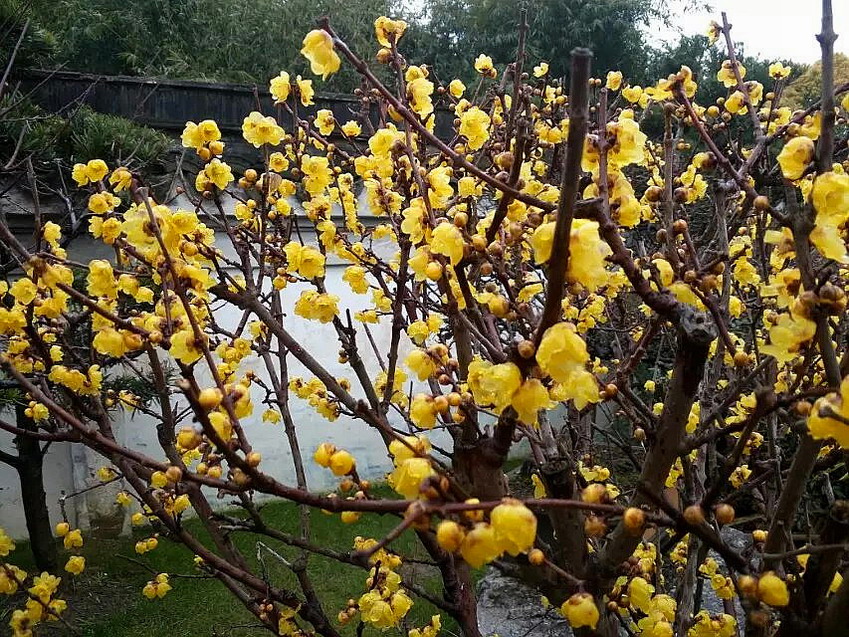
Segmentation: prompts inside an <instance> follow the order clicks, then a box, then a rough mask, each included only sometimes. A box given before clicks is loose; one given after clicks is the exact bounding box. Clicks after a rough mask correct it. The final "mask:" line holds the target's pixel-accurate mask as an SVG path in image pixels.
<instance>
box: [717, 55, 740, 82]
mask: <svg viewBox="0 0 849 637" xmlns="http://www.w3.org/2000/svg"><path fill="white" fill-rule="evenodd" d="M737 68H738V69H739V70H740V77H741V78H744V77H746V67H745V66H743V65H742V64H740V62H737ZM716 79H717V80H719V81H720V82H722V85H723V86H725V88H731V87H732V86H737V76H736V75H735V74H734V65H733V64H732V63H731V60H725V61H724V62H723V63H722V68H720V69H719V71H718V72H717V74H716Z"/></svg>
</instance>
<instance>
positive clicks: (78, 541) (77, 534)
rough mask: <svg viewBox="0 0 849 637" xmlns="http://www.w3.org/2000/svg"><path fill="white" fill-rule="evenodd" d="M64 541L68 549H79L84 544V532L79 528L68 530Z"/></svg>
mask: <svg viewBox="0 0 849 637" xmlns="http://www.w3.org/2000/svg"><path fill="white" fill-rule="evenodd" d="M62 543H63V545H64V546H65V548H66V549H68V550H70V549H78V548H80V547H81V546H82V545H83V534H82V531H80V530H79V529H73V530H71V531H68V532H67V533H66V534H65V535H64V537H63V538H62Z"/></svg>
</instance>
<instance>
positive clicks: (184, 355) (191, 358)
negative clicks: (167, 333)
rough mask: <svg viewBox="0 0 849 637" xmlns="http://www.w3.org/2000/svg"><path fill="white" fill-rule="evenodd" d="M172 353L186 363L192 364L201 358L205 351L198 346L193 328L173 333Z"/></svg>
mask: <svg viewBox="0 0 849 637" xmlns="http://www.w3.org/2000/svg"><path fill="white" fill-rule="evenodd" d="M169 351H170V352H171V355H172V356H173V357H174V358H176V359H177V360H179V361H180V362H181V363H183V364H184V365H191V364H192V363H194V362H195V361H197V360H199V359H200V357H201V356H202V355H203V352H202V351H201V350H200V348H199V347H197V345H196V342H195V336H194V334H193V333H192V331H191V330H188V329H187V330H180V331H178V332H175V333H174V334H172V335H171V348H170V349H169Z"/></svg>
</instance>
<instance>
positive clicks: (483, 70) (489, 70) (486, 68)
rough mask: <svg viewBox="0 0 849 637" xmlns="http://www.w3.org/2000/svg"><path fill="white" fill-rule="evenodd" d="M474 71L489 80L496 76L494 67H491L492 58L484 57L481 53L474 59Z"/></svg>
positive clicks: (496, 72)
mask: <svg viewBox="0 0 849 637" xmlns="http://www.w3.org/2000/svg"><path fill="white" fill-rule="evenodd" d="M475 70H476V71H477V72H478V73H480V74H481V75H483V76H484V77H488V78H489V79H491V80H492V79H495V77H496V76H497V75H498V71H496V70H495V67H494V66H493V65H492V58H491V57H489V56H488V55H484V54H483V53H481V54H480V55H479V56H478V57H477V58H476V59H475Z"/></svg>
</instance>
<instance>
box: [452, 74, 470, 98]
mask: <svg viewBox="0 0 849 637" xmlns="http://www.w3.org/2000/svg"><path fill="white" fill-rule="evenodd" d="M465 91H466V85H465V84H463V83H462V82H461V81H460V80H458V79H456V78H455V79H453V80H451V83H450V84H448V92H449V93H451V97H453V98H454V99H460V98H461V97H463V93H464V92H465Z"/></svg>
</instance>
